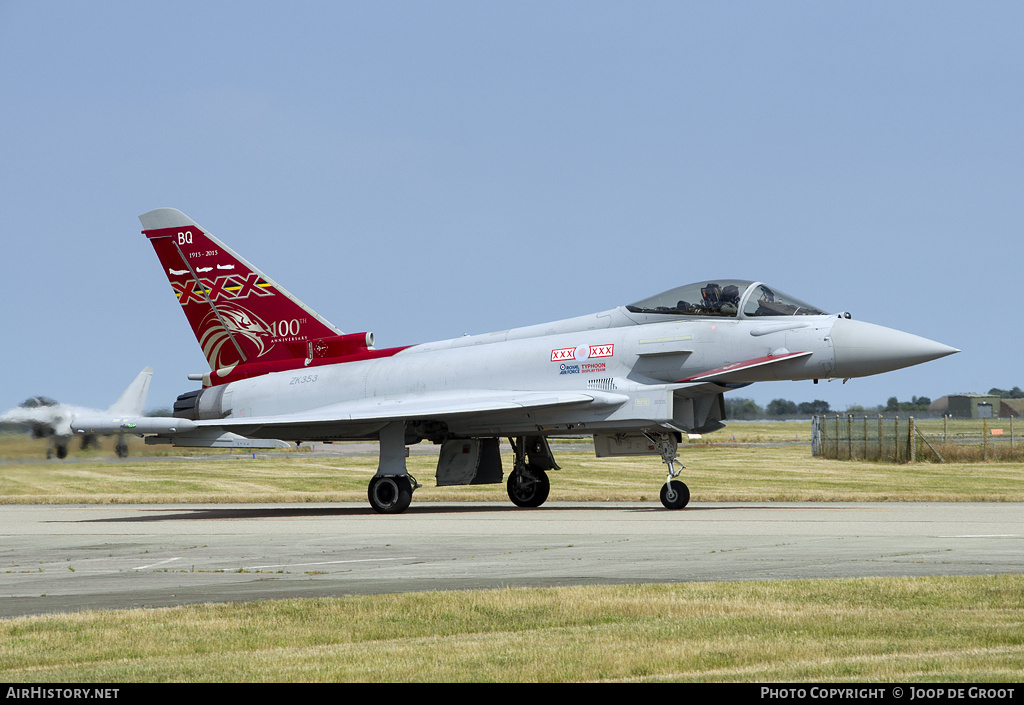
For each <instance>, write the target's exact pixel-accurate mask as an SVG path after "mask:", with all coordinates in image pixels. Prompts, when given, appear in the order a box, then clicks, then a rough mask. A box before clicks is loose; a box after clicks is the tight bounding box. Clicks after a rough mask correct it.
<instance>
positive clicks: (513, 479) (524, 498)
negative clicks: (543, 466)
mask: <svg viewBox="0 0 1024 705" xmlns="http://www.w3.org/2000/svg"><path fill="white" fill-rule="evenodd" d="M505 487H506V489H507V490H508V498H509V499H511V500H512V504H514V505H516V506H517V507H539V506H540V505H542V504H544V501H545V500H547V498H548V493H549V492H551V481H550V480H549V479H548V474H547V473H546V472H544V471H543V470H538V469H537V468H531V467H527V468H525V469H523V470H513V471H512V474H510V475H509V476H508V482H507V483H506V485H505Z"/></svg>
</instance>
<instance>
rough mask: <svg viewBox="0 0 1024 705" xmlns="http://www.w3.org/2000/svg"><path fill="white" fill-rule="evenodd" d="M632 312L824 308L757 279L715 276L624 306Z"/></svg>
mask: <svg viewBox="0 0 1024 705" xmlns="http://www.w3.org/2000/svg"><path fill="white" fill-rule="evenodd" d="M626 310H628V311H630V312H632V313H663V314H674V315H679V316H720V317H728V318H736V317H752V316H820V315H824V313H825V312H824V311H822V310H821V309H819V308H818V307H816V306H811V305H810V304H807V303H804V302H803V301H801V300H800V299H795V298H793V297H792V296H789V295H788V294H784V293H782V292H781V291H779V290H778V289H774V288H771V287H769V286H767V285H766V284H762V283H761V282H750V281H744V280H742V279H715V280H714V281H710V282H703V283H696V284H687V285H686V286H679V287H676V288H675V289H669V290H668V291H663V292H662V293H660V294H657V295H656V296H651V297H650V298H647V299H644V300H642V301H637V302H636V303H635V304H630V305H629V306H626Z"/></svg>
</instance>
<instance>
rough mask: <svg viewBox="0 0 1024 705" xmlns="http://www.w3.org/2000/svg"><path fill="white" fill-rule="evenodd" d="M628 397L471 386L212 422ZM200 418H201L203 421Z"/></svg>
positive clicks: (324, 419) (363, 416)
mask: <svg viewBox="0 0 1024 705" xmlns="http://www.w3.org/2000/svg"><path fill="white" fill-rule="evenodd" d="M628 400H629V397H627V396H626V395H623V394H613V393H609V392H599V391H587V392H586V393H583V392H574V391H566V392H557V391H549V392H527V391H507V390H470V391H466V390H463V391H457V392H447V393H446V392H440V393H432V394H410V395H406V396H403V397H402V398H394V399H388V398H380V399H357V400H353V401H347V402H340V403H338V404H332V405H330V406H326V407H322V408H320V409H314V410H312V411H306V412H301V413H298V414H282V415H279V416H264V417H258V418H245V417H240V418H231V419H221V420H217V421H211V422H209V423H210V424H211V425H217V426H224V427H229V426H253V425H264V426H272V425H301V424H306V423H332V422H340V423H344V422H346V421H357V422H367V421H381V422H386V421H393V420H396V419H416V418H430V419H444V418H447V417H451V416H461V415H464V414H480V413H487V412H500V411H514V410H518V409H530V408H540V407H552V406H568V405H572V404H598V405H601V406H617V405H619V404H623V403H625V402H626V401H628ZM200 423H202V422H200Z"/></svg>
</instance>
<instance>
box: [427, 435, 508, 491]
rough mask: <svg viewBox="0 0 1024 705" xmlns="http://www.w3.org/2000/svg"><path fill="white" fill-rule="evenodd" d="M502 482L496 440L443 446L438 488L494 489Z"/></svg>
mask: <svg viewBox="0 0 1024 705" xmlns="http://www.w3.org/2000/svg"><path fill="white" fill-rule="evenodd" d="M502 479H503V475H502V472H501V453H500V451H499V449H498V439H497V438H464V439H459V438H454V439H450V440H447V441H445V442H444V443H442V444H441V454H440V457H439V458H438V460H437V486H438V487H450V486H453V485H491V484H495V483H499V482H501V481H502Z"/></svg>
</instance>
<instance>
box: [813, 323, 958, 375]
mask: <svg viewBox="0 0 1024 705" xmlns="http://www.w3.org/2000/svg"><path fill="white" fill-rule="evenodd" d="M832 346H833V350H834V351H835V359H836V376H837V377H865V376H867V375H876V374H879V373H881V372H889V371H891V370H898V369H900V368H903V367H910V366H911V365H919V364H921V363H922V362H928V361H929V360H937V359H938V358H940V357H945V356H946V355H952V354H953V353H958V352H960V351H959V350H957V349H956V348H951V347H949V346H948V345H943V344H942V343H936V342H935V341H934V340H928V338H922V337H920V336H917V335H911V334H910V333H904V332H903V331H900V330H894V329H892V328H885V327H884V326H876V325H874V324H873V323H865V322H864V321H853V320H848V319H845V318H840V319H837V320H836V322H835V323H834V324H833V325H832Z"/></svg>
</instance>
